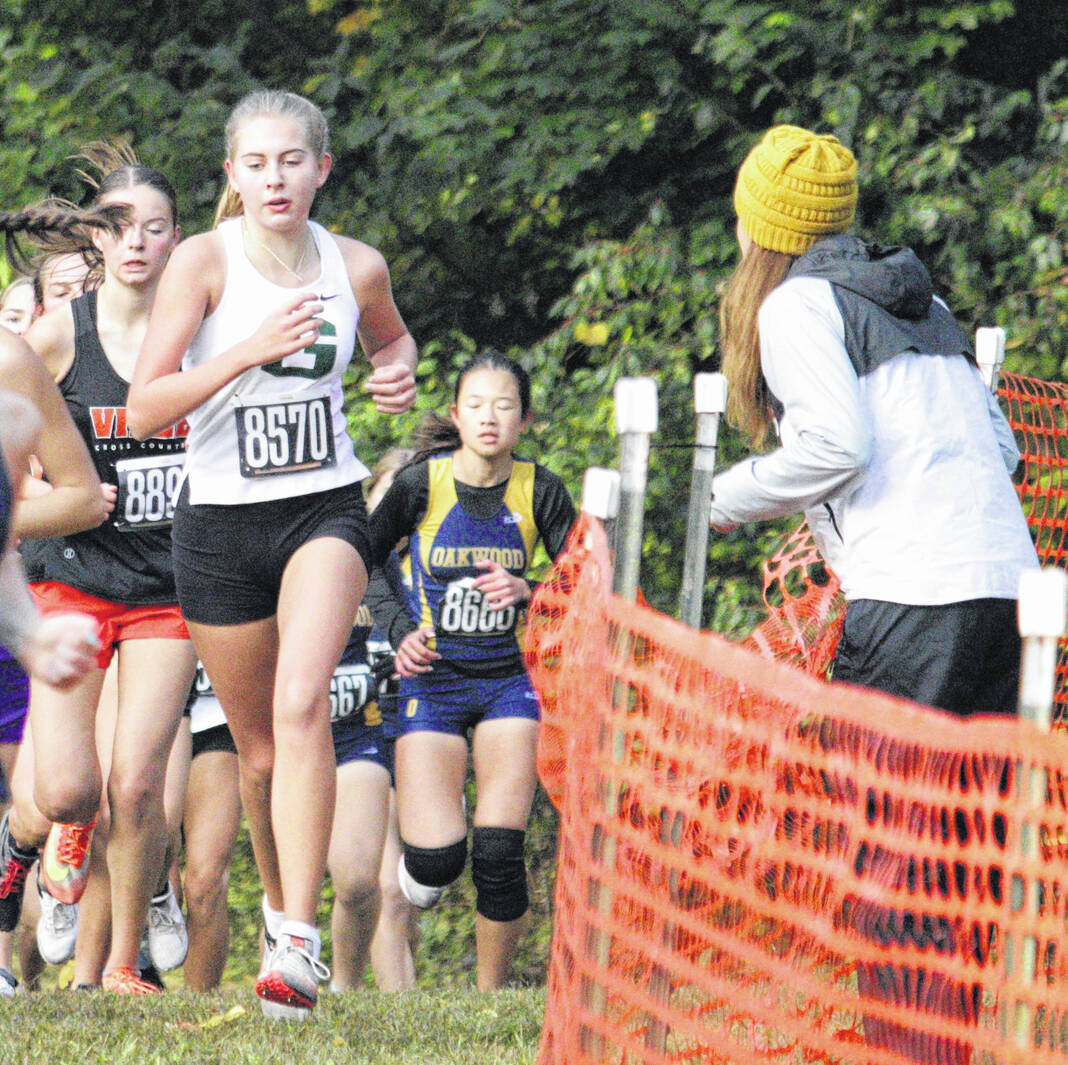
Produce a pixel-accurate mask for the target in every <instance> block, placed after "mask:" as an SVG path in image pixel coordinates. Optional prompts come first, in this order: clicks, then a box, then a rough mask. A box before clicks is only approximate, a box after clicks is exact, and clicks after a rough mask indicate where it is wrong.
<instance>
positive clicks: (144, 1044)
mask: <svg viewBox="0 0 1068 1065" xmlns="http://www.w3.org/2000/svg"><path fill="white" fill-rule="evenodd" d="M544 1003H545V997H544V992H543V991H542V990H540V989H523V990H517V991H498V992H494V993H492V994H482V995H480V994H475V993H473V992H464V991H456V990H446V991H417V992H413V993H411V994H407V995H382V994H379V993H378V992H376V991H371V990H368V991H353V992H347V993H345V994H343V995H324V996H323V997H322V999H321V1000H320V1002H319V1006H318V1007H317V1008H316V1011H315V1013H314V1015H313V1017H312V1019H311V1020H309V1021H307V1022H305V1023H292V1022H278V1021H267V1020H265V1019H264V1018H263V1017H262V1015H261V1014H260V1010H259V1005H258V1002H257V1000H256V998H255V996H254V995H253V994H252V993H251V991H247V990H229V991H226V992H224V993H222V994H219V995H191V994H185V993H184V992H168V993H167V994H166V995H161V996H154V997H152V998H136V999H134V998H120V997H118V996H114V995H106V994H104V993H102V992H93V993H78V992H70V991H66V992H64V991H55V992H42V993H41V994H37V995H20V996H18V997H16V998H14V999H0V1062H3V1065H42V1063H47V1065H126V1063H129V1065H208V1063H211V1065H224V1063H225V1065H266V1063H275V1062H279V1063H285V1065H305V1063H307V1065H350V1063H351V1065H439V1063H442V1065H533V1063H534V1061H535V1059H536V1056H537V1048H538V1039H539V1034H540V1031H541V1022H542V1012H543V1009H544Z"/></svg>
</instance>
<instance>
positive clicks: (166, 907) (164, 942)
mask: <svg viewBox="0 0 1068 1065" xmlns="http://www.w3.org/2000/svg"><path fill="white" fill-rule="evenodd" d="M188 951H189V934H188V933H187V932H186V928H185V918H184V917H183V916H182V908H181V906H179V905H178V899H177V897H176V896H175V894H174V888H173V887H172V886H171V885H170V884H168V885H167V890H166V891H164V892H163V894H162V895H157V896H156V897H155V898H154V899H153V900H152V902H151V904H150V905H149V907H148V955H149V957H150V958H151V959H152V962H153V964H154V965H155V966H156V968H157V969H159V971H160V972H163V973H167V972H170V971H171V969H177V968H178V966H179V965H181V964H182V962H183V961H185V956H186V954H187V953H188Z"/></svg>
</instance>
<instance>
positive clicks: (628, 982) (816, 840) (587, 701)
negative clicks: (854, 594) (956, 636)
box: [527, 516, 1068, 1065]
mask: <svg viewBox="0 0 1068 1065" xmlns="http://www.w3.org/2000/svg"><path fill="white" fill-rule="evenodd" d="M609 578H610V565H609V557H608V548H607V544H606V542H605V539H604V533H603V529H602V528H601V526H600V525H599V523H597V522H596V521H594V520H592V519H587V518H586V517H585V516H583V518H581V519H580V522H579V524H578V526H577V527H576V529H575V531H574V533H573V534H572V539H571V542H570V545H569V547H568V550H567V551H566V552H565V554H564V556H563V557H562V559H561V560H560V562H559V565H558V567H557V569H556V571H555V572H554V574H553V576H552V577H551V578H550V579H549V580H548V581H547V582H545V583H544V584H543V585H542V587H541V588H540V590H539V592H538V593H537V595H536V596H535V600H534V602H533V604H532V608H531V613H530V625H529V627H528V645H527V661H528V666H529V668H530V670H531V673H532V676H533V678H534V682H535V685H536V686H537V688H538V690H539V693H540V694H541V696H542V700H543V715H544V729H543V732H542V742H541V747H540V750H539V771H540V773H541V775H542V778H543V780H544V781H545V783H546V786H547V787H548V788H549V791H550V793H551V794H552V795H553V798H554V801H555V802H556V804H557V806H558V808H559V811H560V846H559V855H558V867H557V884H556V896H555V899H556V906H555V927H554V936H553V948H552V957H551V963H550V970H549V981H548V984H549V988H548V1002H547V1007H546V1018H545V1026H544V1032H543V1039H542V1046H541V1050H540V1058H539V1061H540V1065H583V1063H587V1062H589V1063H597V1065H601V1063H604V1062H609V1063H616V1062H618V1063H628V1065H629V1063H639V1062H642V1063H645V1062H648V1063H650V1065H663V1063H669V1062H671V1063H675V1062H702V1063H704V1062H738V1063H746V1065H751V1063H754V1062H763V1061H776V1062H784V1063H790V1065H794V1063H798V1065H800V1063H805V1062H816V1061H820V1062H843V1063H845V1062H873V1063H883V1065H888V1063H891V1062H903V1061H921V1062H945V1063H954V1065H968V1063H970V1062H971V1061H975V1062H984V1063H985V1062H992V1061H1001V1062H1010V1061H1011V1062H1015V1063H1024V1065H1040V1063H1047V1062H1048V1063H1053V1062H1058V1063H1061V1065H1064V1063H1066V1062H1068V954H1066V951H1068V932H1066V927H1068V926H1066V919H1068V904H1066V898H1065V891H1064V888H1063V887H1062V877H1063V872H1064V869H1065V862H1066V859H1068V786H1066V779H1068V772H1066V770H1068V736H1066V735H1064V734H1057V735H1054V736H1052V737H1050V736H1045V735H1040V734H1039V733H1038V732H1037V731H1036V730H1035V729H1034V728H1033V727H1032V726H1030V725H1029V724H1028V723H1026V722H1019V721H1015V720H1012V719H979V720H974V721H971V722H962V721H960V720H957V719H955V718H952V717H950V716H949V715H945V714H941V713H939V712H937V711H932V710H926V709H924V708H922V707H918V706H916V705H914V704H911V703H908V702H904V701H899V700H895V699H891V698H889V697H886V696H883V695H881V694H879V693H875V692H865V691H862V690H860V689H856V688H851V687H847V686H844V685H839V686H834V685H831V686H828V685H826V684H824V683H822V682H820V681H819V680H818V679H816V678H813V677H811V676H809V675H806V674H805V673H804V672H802V671H800V670H797V669H794V668H791V667H789V666H787V665H784V664H781V663H778V662H773V661H768V660H767V659H765V658H763V657H761V656H759V655H756V654H753V653H752V651H751V650H749V649H747V648H744V647H740V646H738V645H735V644H731V643H729V642H727V641H725V640H723V639H721V638H719V637H717V636H716V635H714V634H712V633H695V632H693V631H692V630H689V629H687V628H685V627H684V626H682V625H681V624H679V623H677V622H675V621H673V620H672V619H670V618H667V617H665V616H663V615H661V614H658V613H656V612H655V611H653V610H651V609H649V608H647V607H644V606H641V605H635V604H631V603H627V602H625V601H624V600H621V599H620V598H618V597H616V596H614V595H613V594H612V593H611V591H610V579H609ZM1032 784H1034V785H1035V786H1034V787H1033V788H1032V787H1031V785H1032ZM1028 839H1034V840H1036V845H1035V846H1034V847H1033V848H1032V850H1033V853H1032V854H1031V856H1025V854H1026V853H1027V845H1026V840H1028Z"/></svg>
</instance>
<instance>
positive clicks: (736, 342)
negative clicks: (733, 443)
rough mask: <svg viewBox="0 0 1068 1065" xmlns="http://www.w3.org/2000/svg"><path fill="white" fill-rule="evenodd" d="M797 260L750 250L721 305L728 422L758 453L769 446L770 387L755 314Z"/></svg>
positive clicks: (733, 276)
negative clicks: (766, 376) (761, 359)
mask: <svg viewBox="0 0 1068 1065" xmlns="http://www.w3.org/2000/svg"><path fill="white" fill-rule="evenodd" d="M794 258H795V257H794V256H793V255H786V254H784V253H783V252H778V251H769V250H768V249H767V248H761V247H759V246H758V245H756V244H754V245H752V246H751V247H750V248H749V250H748V251H747V252H746V254H745V256H744V257H743V258H742V261H741V262H740V263H739V264H738V265H737V266H736V267H735V268H734V273H733V274H731V277H730V280H729V281H728V282H727V292H726V294H725V295H724V297H723V302H722V303H721V304H720V312H719V320H720V332H721V333H722V336H723V360H722V367H721V368H722V370H723V373H724V375H725V376H726V378H727V385H728V389H727V420H728V421H729V422H730V424H731V425H733V426H734V428H736V429H737V430H739V432H741V433H743V434H744V435H745V437H746V439H747V440H748V441H749V443H750V445H751V446H752V447H753V448H754V449H755V450H757V451H761V450H764V449H765V448H766V447H767V445H768V438H769V436H770V434H771V424H772V417H771V405H770V402H769V394H768V386H767V382H766V381H765V380H764V374H763V373H762V372H761V369H760V330H759V327H758V323H757V312H758V311H759V310H760V305H761V304H762V303H763V302H764V300H765V298H766V297H767V296H768V294H769V293H770V292H771V291H772V290H773V289H775V288H777V287H778V286H779V285H781V284H782V282H783V280H784V278H785V277H786V274H787V272H788V271H789V269H790V267H791V266H792V265H793V262H794Z"/></svg>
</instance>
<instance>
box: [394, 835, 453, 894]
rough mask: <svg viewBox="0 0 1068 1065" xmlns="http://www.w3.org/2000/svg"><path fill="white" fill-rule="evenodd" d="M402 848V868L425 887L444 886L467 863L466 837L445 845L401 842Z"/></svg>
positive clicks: (450, 881)
mask: <svg viewBox="0 0 1068 1065" xmlns="http://www.w3.org/2000/svg"><path fill="white" fill-rule="evenodd" d="M401 846H403V848H404V868H405V869H407V870H408V875H409V876H411V878H412V879H413V880H414V881H415V882H416V883H417V884H423V885H424V886H426V887H440V888H443V887H446V886H447V885H449V884H451V883H452V882H453V881H454V880H455V879H456V878H457V877H458V876H459V875H460V874H461V873H462V872H463V871H464V866H465V865H466V864H467V837H466V836H464V838H463V839H458V840H457V841H456V842H455V843H450V844H449V845H448V846H447V847H413V846H412V845H411V844H410V843H403V842H402V844H401Z"/></svg>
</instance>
